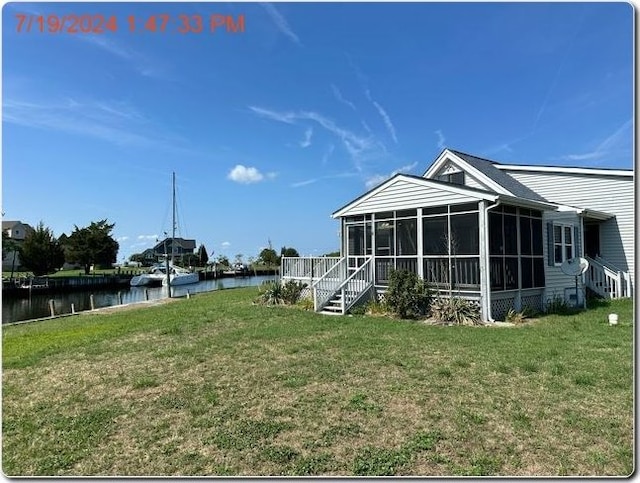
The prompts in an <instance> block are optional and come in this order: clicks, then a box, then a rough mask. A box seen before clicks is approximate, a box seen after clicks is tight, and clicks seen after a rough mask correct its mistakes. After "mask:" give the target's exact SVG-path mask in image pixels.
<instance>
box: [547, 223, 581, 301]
mask: <svg viewBox="0 0 640 483" xmlns="http://www.w3.org/2000/svg"><path fill="white" fill-rule="evenodd" d="M549 222H552V223H561V224H563V225H571V226H578V227H579V226H580V219H579V218H578V215H576V214H575V213H558V212H553V211H545V212H544V213H543V215H542V241H543V247H544V250H543V251H544V277H545V292H544V301H545V303H546V302H548V301H549V300H551V299H553V298H554V296H558V297H561V298H565V289H567V288H569V289H574V290H575V286H576V279H575V277H572V276H571V275H565V274H564V273H562V270H561V269H560V267H556V266H550V265H549V257H550V256H553V255H552V254H551V255H550V254H549V236H553V234H552V233H549V232H548V230H547V224H548V223H549ZM578 285H579V287H582V281H581V279H580V278H579V279H578Z"/></svg>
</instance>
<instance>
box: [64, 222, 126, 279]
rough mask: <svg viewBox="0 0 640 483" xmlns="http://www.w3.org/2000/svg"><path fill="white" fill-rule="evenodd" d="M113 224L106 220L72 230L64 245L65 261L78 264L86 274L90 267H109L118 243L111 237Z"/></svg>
mask: <svg viewBox="0 0 640 483" xmlns="http://www.w3.org/2000/svg"><path fill="white" fill-rule="evenodd" d="M114 226H115V223H112V224H109V223H107V220H106V219H105V220H100V221H98V222H95V221H94V222H91V225H89V226H88V227H85V228H78V227H77V226H75V225H74V230H73V233H71V235H69V238H68V240H67V243H66V257H67V261H68V262H71V263H79V264H80V265H82V266H83V267H84V273H85V274H88V273H89V269H90V268H91V265H99V266H111V264H113V263H115V261H116V259H117V256H118V248H119V245H118V242H117V241H115V240H114V239H113V237H112V236H111V230H113V227H114Z"/></svg>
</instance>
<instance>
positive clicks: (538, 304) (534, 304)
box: [522, 294, 546, 313]
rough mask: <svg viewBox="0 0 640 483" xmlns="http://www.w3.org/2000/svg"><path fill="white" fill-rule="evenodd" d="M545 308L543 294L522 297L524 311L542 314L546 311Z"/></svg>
mask: <svg viewBox="0 0 640 483" xmlns="http://www.w3.org/2000/svg"><path fill="white" fill-rule="evenodd" d="M545 308H546V307H545V305H544V300H543V299H542V294H535V295H523V296H522V310H527V309H528V310H530V311H533V312H536V313H541V312H544V311H545Z"/></svg>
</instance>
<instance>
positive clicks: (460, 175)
mask: <svg viewBox="0 0 640 483" xmlns="http://www.w3.org/2000/svg"><path fill="white" fill-rule="evenodd" d="M436 179H437V180H438V181H445V182H447V183H452V184H462V185H463V184H464V171H458V172H457V173H448V174H441V175H440V176H438V177H437V178H436Z"/></svg>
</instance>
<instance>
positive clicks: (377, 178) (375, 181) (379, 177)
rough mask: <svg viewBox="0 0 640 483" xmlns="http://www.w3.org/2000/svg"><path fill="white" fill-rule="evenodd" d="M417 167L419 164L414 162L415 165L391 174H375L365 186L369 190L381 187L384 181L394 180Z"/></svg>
mask: <svg viewBox="0 0 640 483" xmlns="http://www.w3.org/2000/svg"><path fill="white" fill-rule="evenodd" d="M417 165H418V163H417V162H414V163H411V164H408V165H406V166H401V167H400V168H398V169H396V170H393V171H392V172H391V173H389V174H375V175H373V176H370V177H369V178H367V179H366V180H365V185H366V187H367V189H371V188H373V187H375V186H377V185H379V184H380V183H382V182H383V181H386V180H388V179H389V178H393V177H394V176H395V175H396V174H399V173H407V172H409V171H412V170H413V169H414V168H415V167H416V166H417Z"/></svg>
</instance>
